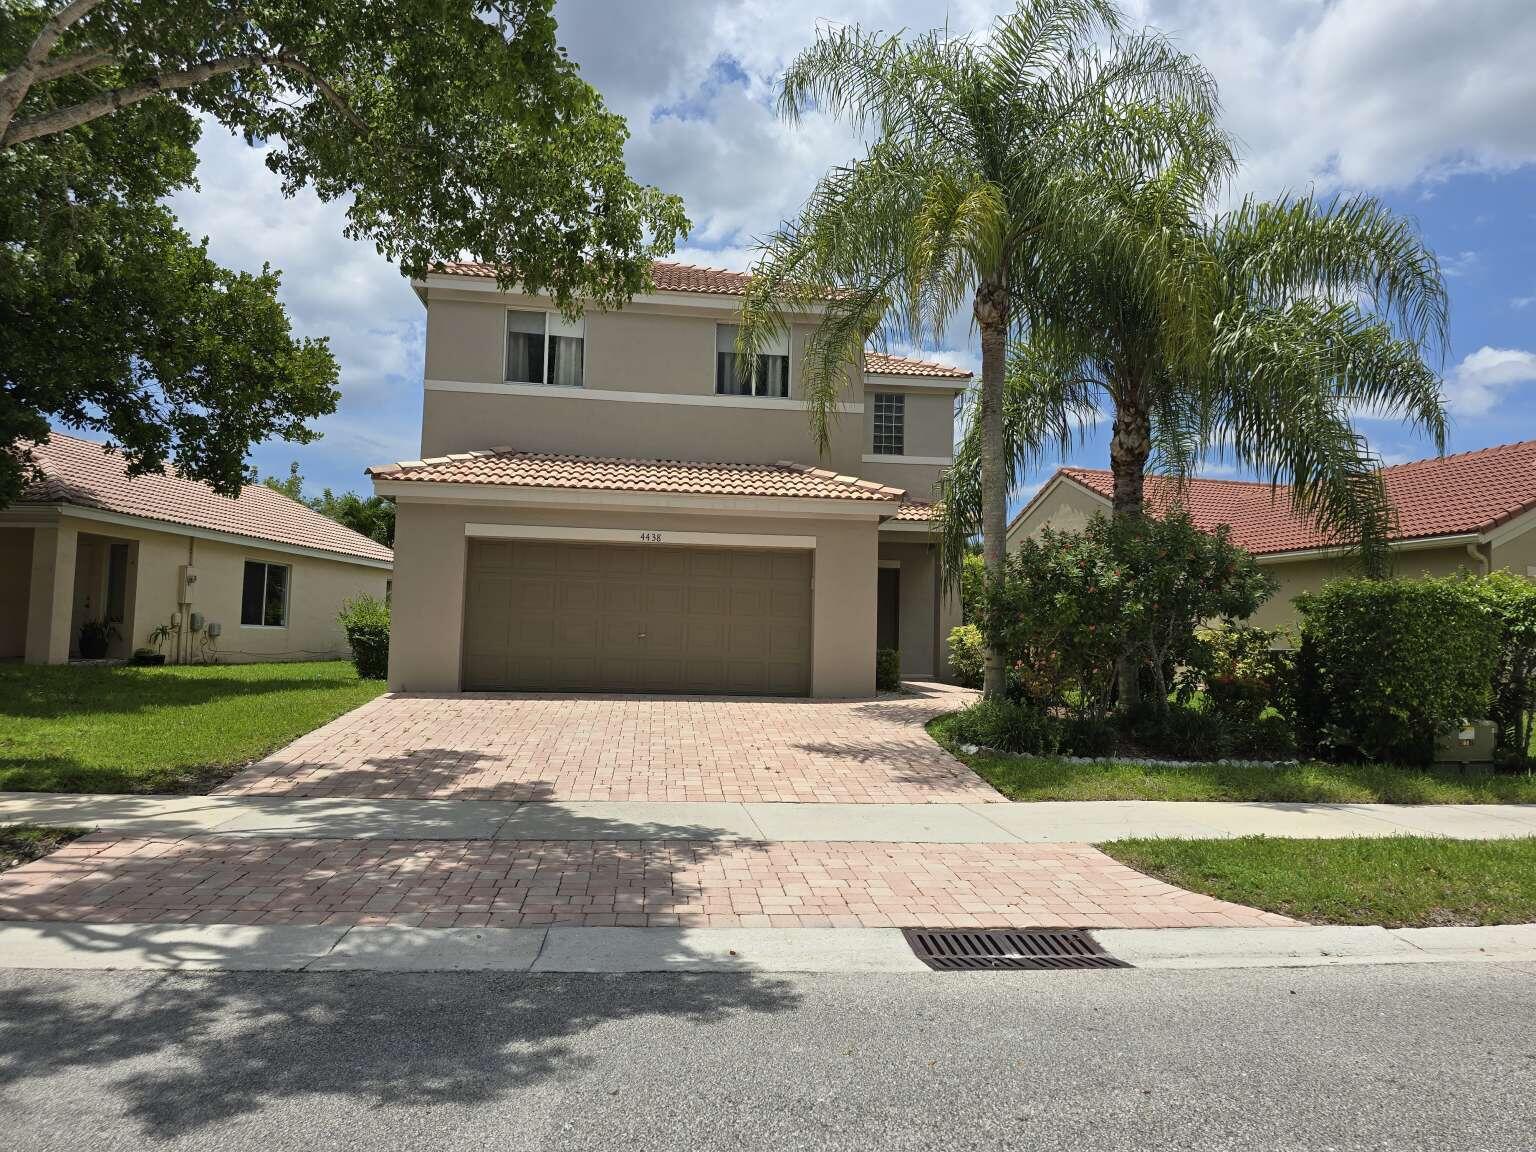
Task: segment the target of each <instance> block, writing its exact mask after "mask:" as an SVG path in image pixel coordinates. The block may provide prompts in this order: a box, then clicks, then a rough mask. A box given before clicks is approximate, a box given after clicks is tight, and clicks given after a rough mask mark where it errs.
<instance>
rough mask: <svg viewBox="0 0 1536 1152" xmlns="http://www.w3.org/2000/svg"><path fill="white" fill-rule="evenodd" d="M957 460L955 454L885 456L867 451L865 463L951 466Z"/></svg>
mask: <svg viewBox="0 0 1536 1152" xmlns="http://www.w3.org/2000/svg"><path fill="white" fill-rule="evenodd" d="M954 462H955V458H954V457H953V456H885V455H882V454H880V453H871V452H866V453H865V454H864V463H866V464H927V465H930V466H931V465H934V464H938V465H941V466H942V467H945V468H947V467H949V466H950V465H951V464H953V463H954Z"/></svg>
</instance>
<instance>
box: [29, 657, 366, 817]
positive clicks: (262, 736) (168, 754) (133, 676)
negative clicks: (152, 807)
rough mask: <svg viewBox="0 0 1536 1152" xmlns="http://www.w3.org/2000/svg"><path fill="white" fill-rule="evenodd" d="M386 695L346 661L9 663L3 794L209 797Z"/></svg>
mask: <svg viewBox="0 0 1536 1152" xmlns="http://www.w3.org/2000/svg"><path fill="white" fill-rule="evenodd" d="M383 691H384V684H383V682H382V681H379V680H359V679H358V677H357V673H356V672H355V671H354V670H353V668H352V665H351V664H349V663H347V662H345V661H342V660H332V661H325V662H317V663H302V664H218V665H192V666H183V667H172V668H164V667H162V668H136V667H79V666H69V665H48V666H35V665H22V664H13V665H0V791H13V792H205V791H207V790H208V789H209V788H210V787H212V786H213V785H214V784H217V783H218V782H219V781H221V780H224V779H226V778H227V777H229V776H230V775H232V774H233V773H234V772H235V771H236V770H237V769H239V768H240V767H241V766H243V765H245V764H247V763H249V762H250V761H251V760H255V759H258V758H259V757H262V756H265V755H266V754H267V753H268V752H271V751H272V750H273V749H275V748H280V747H281V746H282V745H284V744H286V743H288V742H289V741H290V740H293V739H294V738H295V737H298V736H302V735H303V734H304V733H305V732H308V731H310V730H312V729H314V728H318V727H319V726H320V725H321V724H324V723H326V722H327V721H329V720H334V719H335V718H336V717H337V716H340V715H341V714H342V713H343V712H347V711H349V710H351V709H353V708H356V707H357V706H358V705H359V704H363V703H366V702H367V701H369V700H372V699H373V698H374V697H375V696H377V695H379V694H380V693H381V692H383Z"/></svg>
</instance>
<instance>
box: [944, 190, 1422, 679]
mask: <svg viewBox="0 0 1536 1152" xmlns="http://www.w3.org/2000/svg"><path fill="white" fill-rule="evenodd" d="M1213 193H1214V188H1213V187H1212V186H1211V185H1210V184H1209V183H1208V181H1207V180H1206V179H1205V178H1204V177H1203V176H1202V175H1201V174H1199V173H1196V172H1191V171H1189V170H1186V169H1182V168H1180V167H1179V166H1177V165H1174V166H1171V167H1170V168H1169V169H1168V170H1167V171H1165V172H1164V173H1163V174H1161V176H1160V177H1159V178H1157V179H1153V180H1141V181H1130V182H1123V183H1109V184H1104V185H1101V186H1100V189H1099V192H1098V195H1099V198H1100V205H1099V210H1100V211H1101V212H1102V213H1103V214H1104V215H1106V216H1109V217H1112V218H1114V219H1115V220H1116V223H1115V225H1114V227H1112V228H1110V229H1107V230H1105V231H1104V232H1103V233H1102V234H1100V238H1099V239H1097V240H1095V239H1094V238H1093V237H1085V242H1084V243H1083V244H1080V245H1078V246H1077V247H1076V248H1075V253H1076V255H1077V257H1078V259H1077V261H1076V262H1075V263H1073V264H1071V265H1067V264H1060V265H1056V266H1054V267H1051V268H1049V269H1047V270H1046V272H1047V275H1049V276H1050V277H1052V279H1053V280H1054V282H1055V283H1056V284H1057V286H1058V289H1059V291H1058V294H1057V295H1056V296H1054V297H1053V298H1051V300H1050V301H1049V303H1050V304H1051V305H1052V306H1050V307H1048V308H1047V309H1044V310H1042V311H1041V312H1039V313H1037V314H1036V317H1035V325H1034V327H1033V328H1032V330H1031V332H1030V334H1029V339H1028V341H1027V342H1026V341H1020V342H1017V343H1015V345H1014V346H1013V347H1012V348H1011V350H1010V358H1009V370H1008V379H1007V384H1006V388H1005V403H1004V411H1005V418H1004V426H1005V430H1006V431H1005V434H1006V436H1007V440H1008V453H1009V458H1010V470H1011V475H1010V478H1011V479H1014V480H1016V479H1018V478H1019V477H1020V476H1021V475H1022V474H1023V473H1024V472H1026V471H1028V470H1030V469H1032V468H1033V467H1034V466H1036V465H1037V464H1038V463H1039V462H1040V461H1041V459H1042V457H1043V456H1044V455H1045V454H1046V453H1047V452H1050V451H1052V450H1053V449H1064V448H1065V447H1066V446H1067V445H1068V444H1069V442H1070V441H1071V440H1072V438H1073V435H1074V431H1076V432H1078V433H1080V432H1081V430H1082V429H1083V428H1084V427H1085V426H1086V424H1087V423H1088V422H1090V421H1091V420H1093V419H1094V418H1096V417H1097V416H1098V415H1099V414H1101V413H1103V414H1105V415H1108V416H1109V417H1110V418H1111V419H1112V421H1113V424H1112V432H1111V438H1110V469H1111V473H1112V475H1113V483H1114V490H1113V503H1112V507H1113V515H1114V516H1115V517H1120V518H1128V517H1139V516H1141V515H1142V514H1143V493H1144V491H1145V479H1146V476H1147V473H1148V469H1149V466H1150V467H1152V468H1153V469H1154V470H1155V472H1157V473H1162V474H1166V475H1167V476H1169V477H1170V478H1171V480H1172V481H1173V482H1174V484H1175V486H1176V487H1177V486H1178V485H1180V484H1182V482H1183V481H1184V480H1185V479H1187V478H1188V476H1189V475H1190V474H1191V472H1192V471H1193V470H1194V469H1195V467H1196V466H1197V465H1198V464H1199V463H1200V461H1201V460H1203V459H1205V458H1207V457H1210V456H1216V457H1218V458H1226V457H1230V458H1231V459H1233V460H1234V461H1235V462H1237V463H1238V464H1239V465H1241V466H1242V467H1244V468H1245V469H1246V470H1248V471H1250V472H1253V473H1256V474H1257V475H1259V476H1261V477H1262V478H1264V479H1267V480H1268V481H1269V482H1270V484H1271V485H1286V486H1288V489H1289V499H1290V504H1291V507H1292V509H1293V510H1294V511H1295V512H1297V513H1298V514H1300V515H1304V516H1307V517H1309V518H1310V519H1312V520H1313V521H1314V522H1315V523H1316V524H1317V525H1318V526H1319V527H1320V528H1321V529H1322V530H1324V531H1326V532H1328V533H1330V534H1332V535H1335V536H1337V537H1339V538H1341V539H1345V540H1349V541H1353V542H1355V543H1356V544H1357V545H1358V548H1359V556H1360V559H1361V561H1362V563H1363V565H1364V567H1365V568H1366V570H1367V571H1368V572H1370V573H1373V574H1382V573H1383V572H1384V570H1385V567H1386V564H1387V559H1386V541H1387V537H1388V533H1389V529H1390V521H1391V509H1390V507H1389V505H1388V504H1387V501H1386V497H1385V492H1384V490H1383V487H1382V482H1381V477H1380V468H1379V461H1378V460H1376V459H1375V457H1374V456H1373V455H1372V453H1371V451H1370V448H1369V445H1368V444H1367V442H1366V440H1365V439H1364V437H1363V436H1361V434H1360V433H1359V432H1358V431H1357V430H1356V428H1355V426H1354V423H1353V418H1354V416H1355V415H1356V414H1358V413H1360V412H1369V413H1371V414H1372V415H1377V416H1395V417H1399V418H1401V419H1403V420H1405V421H1406V422H1408V423H1409V424H1410V425H1411V426H1413V427H1414V428H1416V429H1417V430H1419V431H1421V432H1423V433H1424V434H1426V435H1427V436H1428V437H1429V438H1430V439H1431V440H1432V441H1433V442H1434V444H1435V446H1436V449H1437V450H1443V448H1444V442H1445V413H1444V406H1443V402H1442V398H1441V391H1440V381H1439V378H1438V376H1437V374H1436V373H1435V372H1434V371H1433V370H1432V369H1431V368H1430V367H1429V366H1428V365H1427V364H1426V363H1425V360H1424V356H1425V354H1426V352H1428V351H1430V349H1431V347H1432V346H1434V345H1438V346H1440V347H1442V348H1443V345H1444V338H1445V329H1446V292H1445V284H1444V281H1443V279H1442V277H1441V274H1440V270H1439V266H1438V264H1437V263H1436V260H1435V257H1434V255H1433V253H1431V252H1430V251H1429V250H1428V248H1426V247H1425V245H1424V243H1423V241H1422V239H1421V238H1420V236H1419V234H1418V232H1417V230H1416V229H1415V228H1414V226H1413V225H1412V224H1411V223H1409V222H1408V221H1406V220H1403V219H1401V218H1398V217H1396V216H1394V215H1393V214H1392V213H1391V212H1390V211H1389V210H1388V209H1387V208H1386V207H1384V206H1383V205H1382V204H1380V203H1379V202H1377V201H1376V200H1374V199H1372V198H1370V197H1366V196H1355V197H1349V198H1340V199H1334V200H1332V201H1329V202H1327V203H1322V202H1319V201H1318V200H1316V199H1315V198H1313V197H1311V196H1303V197H1284V198H1281V199H1278V200H1274V201H1270V202H1263V201H1256V200H1252V199H1249V200H1245V201H1244V202H1243V203H1242V204H1241V205H1239V206H1238V207H1237V208H1235V209H1233V210H1231V211H1227V212H1224V213H1220V214H1217V215H1214V216H1210V215H1207V214H1206V211H1205V209H1206V205H1207V204H1208V203H1209V200H1210V197H1211V196H1212V195H1213ZM984 451H985V441H984V438H983V436H982V435H981V433H980V431H979V430H978V429H977V428H976V427H975V426H974V422H973V426H972V427H970V428H968V429H967V432H966V434H965V437H964V440H963V442H962V446H961V448H960V449H959V451H958V452H957V456H956V462H955V466H954V467H953V468H952V469H951V470H950V472H949V473H948V474H947V476H946V478H945V481H944V485H943V504H944V517H943V522H942V524H941V527H940V531H941V532H942V534H943V547H942V550H943V551H944V552H945V554H946V555H947V556H958V555H960V554H961V553H962V552H963V549H964V543H965V540H966V538H967V537H968V535H969V534H971V533H973V532H974V531H975V527H976V525H977V523H978V521H979V519H980V517H979V512H980V504H981V502H982V498H983V497H982V490H983V486H984V479H983V477H982V476H981V469H980V467H979V460H980V457H981V456H982V454H983V453H984ZM1122 671H1123V673H1124V674H1123V675H1122V695H1123V698H1125V699H1127V700H1128V701H1129V700H1131V699H1134V697H1135V692H1136V683H1135V677H1134V675H1130V674H1129V673H1130V672H1131V669H1130V668H1129V667H1123V669H1122Z"/></svg>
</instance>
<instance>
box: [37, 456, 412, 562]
mask: <svg viewBox="0 0 1536 1152" xmlns="http://www.w3.org/2000/svg"><path fill="white" fill-rule="evenodd" d="M27 447H29V448H30V450H31V453H32V459H33V462H34V463H35V465H36V466H37V468H38V469H39V471H40V472H41V475H40V476H38V477H36V478H35V479H34V480H33V481H32V482H31V483H30V484H28V486H27V487H26V488H25V490H24V491H23V492H22V495H21V502H24V503H34V504H36V503H42V504H74V505H78V506H80V507H82V508H98V509H100V510H102V511H104V512H116V513H118V514H120V515H123V516H142V517H144V518H145V519H146V520H161V521H164V522H165V523H167V524H181V525H185V526H188V527H192V528H204V529H208V530H210V531H214V532H229V533H232V534H234V535H236V536H249V537H250V538H252V539H253V540H270V541H274V542H276V543H279V544H292V545H297V546H299V547H303V548H318V549H320V550H321V551H323V552H335V553H337V554H338V555H340V556H356V557H362V558H364V559H368V560H384V561H393V560H394V558H395V554H394V553H393V552H391V551H390V550H389V549H388V548H386V547H384V545H382V544H379V543H377V542H375V541H373V540H370V539H369V538H368V537H367V536H363V535H361V534H360V533H357V532H354V531H352V530H351V529H350V528H344V527H343V526H342V525H340V524H338V523H336V521H334V520H332V519H330V518H329V517H326V516H322V515H320V513H318V512H316V511H314V510H313V509H311V508H306V507H305V506H304V505H302V504H300V503H297V502H296V501H293V500H290V499H288V497H286V496H284V495H283V494H282V493H281V492H274V491H272V489H270V488H268V487H266V486H265V485H263V484H248V485H246V487H245V488H244V489H242V491H241V493H240V498H239V499H238V500H236V499H231V498H230V497H228V496H220V495H219V494H218V493H216V492H214V490H213V489H212V488H210V487H208V485H206V484H203V483H200V482H199V481H196V480H186V479H183V478H182V477H180V476H171V475H155V474H153V473H151V474H148V475H144V476H133V477H130V476H129V475H128V471H127V465H126V462H125V461H124V460H123V458H122V457H121V456H119V455H117V454H115V453H109V452H108V451H107V450H106V448H105V446H104V445H101V444H98V443H96V442H95V441H94V440H81V439H79V438H77V437H75V436H65V435H63V434H62V433H59V432H55V433H53V434H52V435H51V436H50V437H49V438H48V442H47V443H46V444H31V445H28V446H27Z"/></svg>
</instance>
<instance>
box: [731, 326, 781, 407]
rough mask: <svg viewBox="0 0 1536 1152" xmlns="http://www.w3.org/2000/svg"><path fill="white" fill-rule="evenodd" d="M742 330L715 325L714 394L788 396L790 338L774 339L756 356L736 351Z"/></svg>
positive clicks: (778, 336) (779, 335)
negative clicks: (744, 354)
mask: <svg viewBox="0 0 1536 1152" xmlns="http://www.w3.org/2000/svg"><path fill="white" fill-rule="evenodd" d="M740 331H741V330H740V329H739V328H738V327H737V326H736V325H735V324H718V325H716V326H715V392H716V393H717V394H719V395H721V396H784V397H787V396H788V395H789V336H788V334H787V333H779V334H778V335H776V336H774V337H771V338H770V339H769V340H768V342H767V344H765V345H764V347H763V350H762V351H761V352H759V353H758V354H757V355H756V356H755V357H753V356H743V355H741V354H740V353H739V352H737V351H736V337H737V334H738V333H739V332H740Z"/></svg>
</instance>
